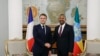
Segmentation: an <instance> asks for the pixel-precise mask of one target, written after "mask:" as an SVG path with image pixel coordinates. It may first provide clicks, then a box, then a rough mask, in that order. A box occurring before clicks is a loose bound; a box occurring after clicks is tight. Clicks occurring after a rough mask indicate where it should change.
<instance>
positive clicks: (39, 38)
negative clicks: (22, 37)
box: [33, 24, 52, 52]
mask: <svg viewBox="0 0 100 56" xmlns="http://www.w3.org/2000/svg"><path fill="white" fill-rule="evenodd" d="M33 36H34V39H35V44H34V46H33V52H43V51H48V50H49V49H48V48H46V47H45V46H44V44H45V43H51V39H52V37H51V30H50V27H48V26H46V34H45V33H43V30H42V27H41V25H40V24H38V25H35V26H34V28H33Z"/></svg>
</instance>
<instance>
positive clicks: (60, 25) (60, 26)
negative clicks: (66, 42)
mask: <svg viewBox="0 0 100 56" xmlns="http://www.w3.org/2000/svg"><path fill="white" fill-rule="evenodd" d="M61 26H62V30H61V34H62V32H63V30H64V27H65V23H64V24H63V25H60V26H59V29H58V33H59V32H60V28H61Z"/></svg>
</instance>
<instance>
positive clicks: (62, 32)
mask: <svg viewBox="0 0 100 56" xmlns="http://www.w3.org/2000/svg"><path fill="white" fill-rule="evenodd" d="M65 29H66V24H65V26H64V29H63V32H62V34H61V36H62V35H63V34H64V31H65Z"/></svg>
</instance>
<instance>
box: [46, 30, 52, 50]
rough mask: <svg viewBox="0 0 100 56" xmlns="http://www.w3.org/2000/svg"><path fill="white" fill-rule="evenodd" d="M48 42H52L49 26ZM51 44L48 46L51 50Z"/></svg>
mask: <svg viewBox="0 0 100 56" xmlns="http://www.w3.org/2000/svg"><path fill="white" fill-rule="evenodd" d="M47 42H48V43H50V44H51V43H52V35H51V29H50V28H49V35H48V41H47ZM51 48H52V46H51V47H50V50H51Z"/></svg>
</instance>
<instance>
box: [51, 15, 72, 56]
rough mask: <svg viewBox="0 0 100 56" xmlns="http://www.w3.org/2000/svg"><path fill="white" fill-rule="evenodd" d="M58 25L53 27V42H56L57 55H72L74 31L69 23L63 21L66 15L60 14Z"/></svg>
mask: <svg viewBox="0 0 100 56" xmlns="http://www.w3.org/2000/svg"><path fill="white" fill-rule="evenodd" d="M58 20H59V23H60V25H58V26H56V27H55V32H54V37H53V43H54V42H55V41H56V43H57V51H58V53H57V55H58V56H72V53H73V46H74V31H73V27H72V26H71V25H68V24H67V23H65V21H66V17H65V15H64V14H60V16H59V18H58Z"/></svg>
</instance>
